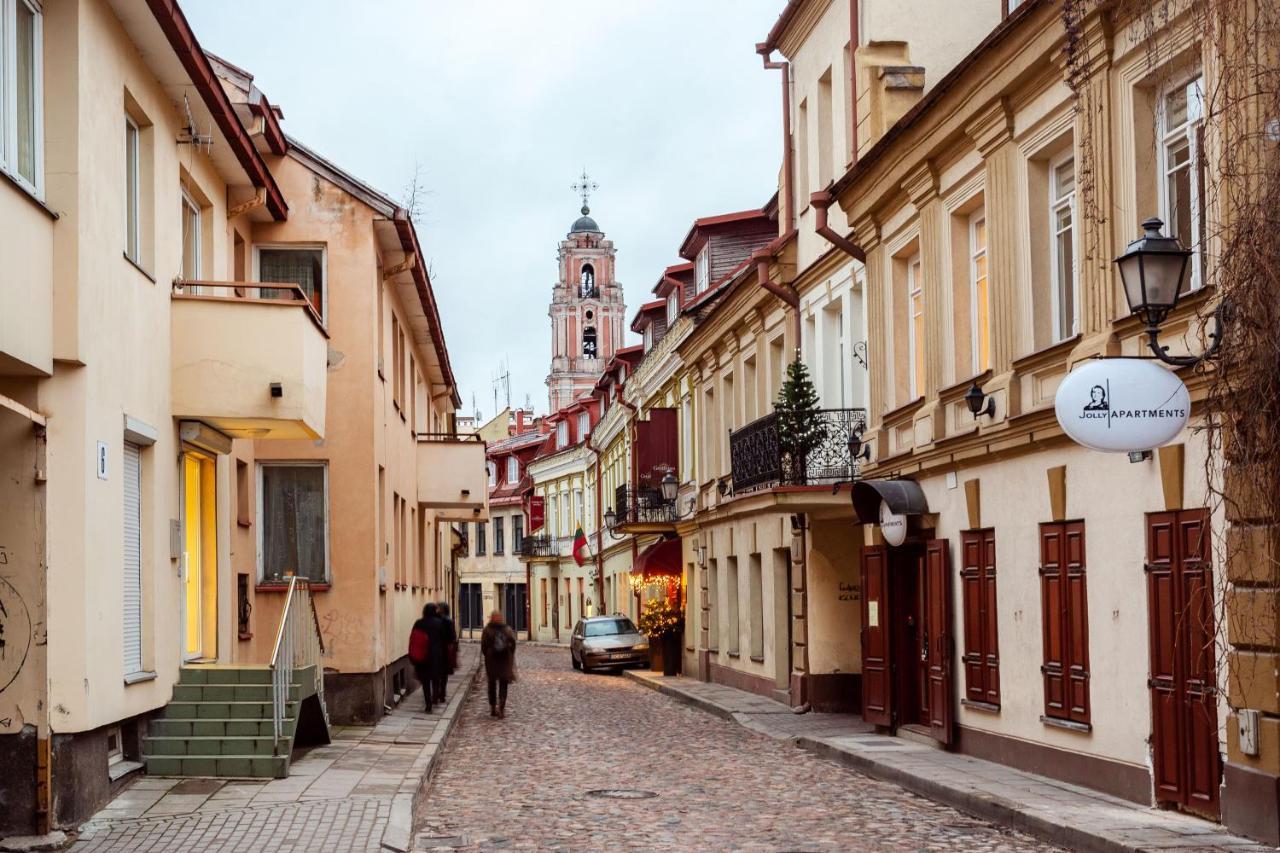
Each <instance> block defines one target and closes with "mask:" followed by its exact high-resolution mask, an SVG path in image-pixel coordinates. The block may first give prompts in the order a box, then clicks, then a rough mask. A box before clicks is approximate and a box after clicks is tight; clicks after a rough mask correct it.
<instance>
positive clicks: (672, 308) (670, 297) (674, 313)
mask: <svg viewBox="0 0 1280 853" xmlns="http://www.w3.org/2000/svg"><path fill="white" fill-rule="evenodd" d="M678 316H680V294H678V293H676V292H675V291H672V292H671V293H669V294H667V328H668V329H669V328H671V327H672V326H674V325H675V324H676V317H678Z"/></svg>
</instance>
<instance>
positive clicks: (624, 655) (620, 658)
mask: <svg viewBox="0 0 1280 853" xmlns="http://www.w3.org/2000/svg"><path fill="white" fill-rule="evenodd" d="M629 657H631V655H630V654H614V655H609V659H610V660H622V659H623V658H629Z"/></svg>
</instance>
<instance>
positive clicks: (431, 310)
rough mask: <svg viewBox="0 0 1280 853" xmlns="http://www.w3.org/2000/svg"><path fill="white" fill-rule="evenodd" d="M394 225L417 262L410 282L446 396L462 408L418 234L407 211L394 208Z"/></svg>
mask: <svg viewBox="0 0 1280 853" xmlns="http://www.w3.org/2000/svg"><path fill="white" fill-rule="evenodd" d="M392 221H393V222H394V223H395V226H396V235H397V236H398V237H399V238H400V248H401V249H403V250H404V252H405V254H413V255H415V256H417V258H418V260H419V263H416V264H414V265H413V268H412V273H413V283H414V286H415V287H416V288H417V291H418V301H419V302H421V303H422V310H423V311H425V312H426V314H427V318H428V319H429V320H430V321H431V332H432V334H431V343H432V345H433V346H434V347H435V351H436V357H437V358H438V359H440V372H441V373H443V374H444V380H445V382H446V383H448V385H449V396H450V398H451V399H452V400H453V407H454V408H455V409H460V408H462V397H461V396H459V394H458V382H457V380H456V379H455V378H454V376H453V366H452V365H451V364H450V363H449V350H448V348H447V347H446V346H445V343H444V325H443V324H442V323H441V322H440V310H439V307H438V306H437V305H436V300H435V295H434V294H432V292H431V282H430V280H428V279H427V271H426V264H424V263H422V262H421V261H422V249H421V247H420V246H419V245H418V234H417V232H416V231H415V230H414V227H413V222H412V221H411V220H410V219H409V214H408V212H407V211H404V210H397V211H396V214H395V218H394V219H393V220H392Z"/></svg>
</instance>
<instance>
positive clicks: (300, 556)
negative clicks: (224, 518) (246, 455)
mask: <svg viewBox="0 0 1280 853" xmlns="http://www.w3.org/2000/svg"><path fill="white" fill-rule="evenodd" d="M258 471H259V476H260V477H261V482H260V483H259V488H258V494H259V495H260V496H261V498H260V500H261V504H260V509H259V514H260V516H261V517H260V518H259V519H258V531H259V536H261V542H260V549H259V552H260V554H261V555H262V565H261V567H260V569H261V574H262V577H263V579H264V580H287V579H288V578H289V577H290V576H291V575H297V576H298V577H300V578H306V579H307V580H313V581H319V582H323V581H326V580H327V579H328V552H329V547H328V546H329V524H328V502H329V501H328V487H329V478H328V468H327V467H326V466H325V465H324V464H319V465H316V464H284V463H271V464H265V463H264V464H262V465H261V466H259V469H258Z"/></svg>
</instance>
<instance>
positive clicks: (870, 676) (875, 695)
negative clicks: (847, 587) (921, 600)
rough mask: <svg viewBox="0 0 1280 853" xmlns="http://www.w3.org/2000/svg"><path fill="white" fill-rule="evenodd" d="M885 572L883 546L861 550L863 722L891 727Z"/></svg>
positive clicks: (884, 551) (891, 701)
mask: <svg viewBox="0 0 1280 853" xmlns="http://www.w3.org/2000/svg"><path fill="white" fill-rule="evenodd" d="M888 568H889V555H888V551H887V550H886V549H885V548H884V546H875V547H866V548H863V549H862V719H864V720H866V721H867V722H868V723H874V724H876V725H880V726H888V725H891V724H892V709H893V696H892V691H893V673H892V671H891V669H890V665H889V630H888V620H889V582H888V581H889V578H888V574H887V573H888Z"/></svg>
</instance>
